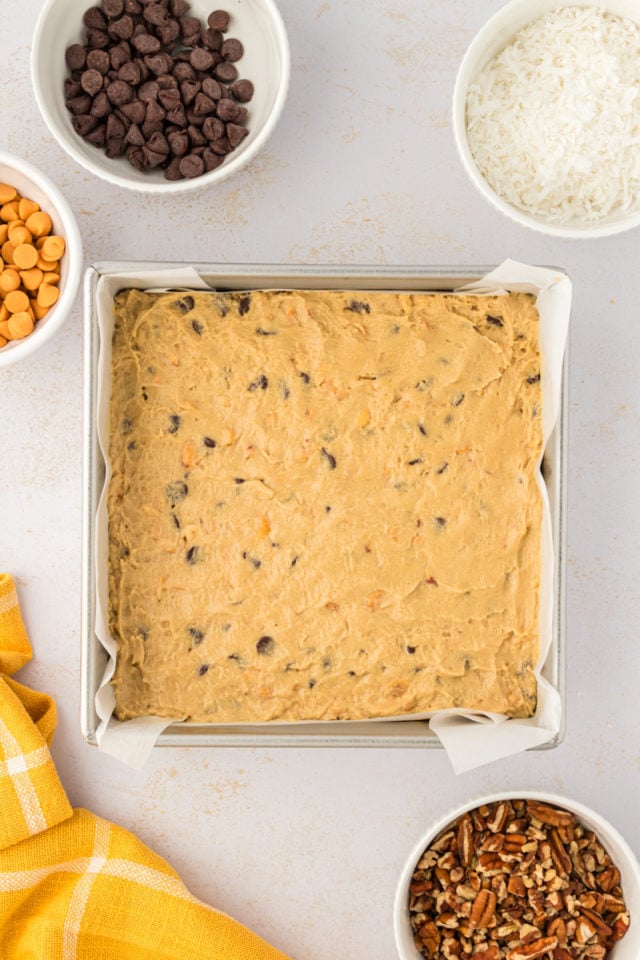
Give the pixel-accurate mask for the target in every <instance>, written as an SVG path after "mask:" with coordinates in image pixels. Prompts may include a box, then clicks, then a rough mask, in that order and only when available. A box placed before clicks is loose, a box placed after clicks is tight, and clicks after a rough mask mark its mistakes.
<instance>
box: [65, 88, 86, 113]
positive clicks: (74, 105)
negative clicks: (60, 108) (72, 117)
mask: <svg viewBox="0 0 640 960" xmlns="http://www.w3.org/2000/svg"><path fill="white" fill-rule="evenodd" d="M66 106H67V109H68V110H69V112H70V113H74V114H76V115H79V114H81V113H88V112H89V110H90V109H91V97H90V96H89V94H88V93H83V94H82V95H81V96H79V97H72V98H71V100H67V103H66Z"/></svg>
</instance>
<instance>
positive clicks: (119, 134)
mask: <svg viewBox="0 0 640 960" xmlns="http://www.w3.org/2000/svg"><path fill="white" fill-rule="evenodd" d="M125 135H126V129H125V125H124V123H123V122H122V120H120V118H119V117H117V116H116V115H115V113H110V114H109V116H108V117H107V140H122V139H123V138H124V137H125Z"/></svg>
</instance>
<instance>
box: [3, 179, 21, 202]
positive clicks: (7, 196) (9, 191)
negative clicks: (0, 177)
mask: <svg viewBox="0 0 640 960" xmlns="http://www.w3.org/2000/svg"><path fill="white" fill-rule="evenodd" d="M17 195H18V191H17V190H16V188H15V187H12V186H10V184H8V183H0V204H5V203H10V202H11V201H12V200H15V198H16V197H17Z"/></svg>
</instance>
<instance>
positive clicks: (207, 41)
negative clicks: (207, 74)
mask: <svg viewBox="0 0 640 960" xmlns="http://www.w3.org/2000/svg"><path fill="white" fill-rule="evenodd" d="M222 40H223V37H222V33H221V31H220V30H212V29H211V27H209V28H208V30H205V31H204V33H203V34H202V42H203V43H204V45H205V47H206V48H207V50H215V52H216V53H217V52H218V51H219V50H220V47H221V46H222Z"/></svg>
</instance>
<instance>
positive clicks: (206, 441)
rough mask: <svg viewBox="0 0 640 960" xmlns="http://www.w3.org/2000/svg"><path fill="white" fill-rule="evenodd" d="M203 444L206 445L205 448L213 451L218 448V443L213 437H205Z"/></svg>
mask: <svg viewBox="0 0 640 960" xmlns="http://www.w3.org/2000/svg"><path fill="white" fill-rule="evenodd" d="M202 442H203V443H204V445H205V447H209V449H213V448H214V447H215V446H216V442H215V440H214V439H213V437H204V439H203V441H202Z"/></svg>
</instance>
